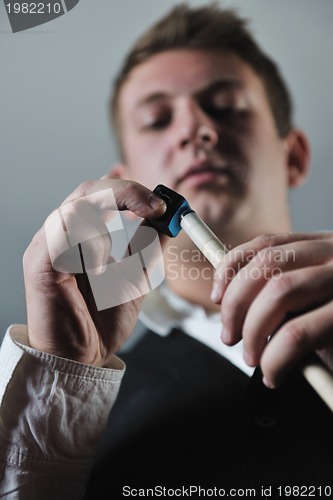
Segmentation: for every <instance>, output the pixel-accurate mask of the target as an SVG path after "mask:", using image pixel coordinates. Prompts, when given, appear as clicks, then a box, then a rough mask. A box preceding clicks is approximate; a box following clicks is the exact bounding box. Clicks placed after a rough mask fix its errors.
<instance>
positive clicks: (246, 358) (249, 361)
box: [243, 349, 253, 366]
mask: <svg viewBox="0 0 333 500" xmlns="http://www.w3.org/2000/svg"><path fill="white" fill-rule="evenodd" d="M243 358H244V361H245V363H246V364H247V365H249V366H253V357H252V355H251V354H250V353H249V352H247V351H245V349H244V352H243Z"/></svg>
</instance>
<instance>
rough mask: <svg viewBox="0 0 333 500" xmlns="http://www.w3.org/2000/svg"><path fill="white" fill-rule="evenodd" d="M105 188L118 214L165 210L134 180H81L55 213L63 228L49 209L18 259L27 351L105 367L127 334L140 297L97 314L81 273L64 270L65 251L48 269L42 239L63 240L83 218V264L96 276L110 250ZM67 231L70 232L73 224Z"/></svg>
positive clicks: (154, 213) (148, 214) (150, 213)
mask: <svg viewBox="0 0 333 500" xmlns="http://www.w3.org/2000/svg"><path fill="white" fill-rule="evenodd" d="M110 188H111V189H112V190H113V195H114V198H115V201H116V205H117V208H118V210H129V211H131V212H132V213H134V214H136V215H137V216H139V217H143V218H146V217H152V218H153V217H160V216H161V215H162V214H163V213H164V211H165V209H166V205H165V203H164V202H163V200H161V199H160V198H158V197H156V196H155V195H153V194H152V192H151V191H150V190H149V189H147V188H146V187H144V186H142V185H140V184H138V183H136V182H133V181H128V180H123V179H118V178H114V179H112V178H103V179H101V180H97V181H89V182H85V183H83V184H81V185H80V186H79V187H78V188H77V189H75V191H74V192H73V193H72V194H71V195H70V196H69V197H68V198H66V200H65V201H64V202H63V204H62V205H61V209H62V212H61V213H64V214H65V215H66V217H65V220H63V221H62V222H63V225H64V226H67V227H61V224H55V223H54V221H55V220H56V219H57V220H58V221H59V216H57V213H58V212H57V211H54V212H53V213H52V214H51V215H50V217H49V218H48V219H47V221H46V224H44V225H43V227H42V228H41V229H40V230H39V231H38V232H37V234H36V235H35V236H34V238H33V239H32V241H31V243H30V245H29V246H28V248H27V250H26V251H25V254H24V258H23V268H24V281H25V289H26V306H27V318H28V334H29V342H30V345H31V347H34V348H35V349H38V350H41V351H44V352H48V353H51V354H55V355H57V356H61V357H65V358H69V359H73V360H76V361H80V362H83V363H88V364H92V365H96V366H105V365H106V364H107V363H108V361H109V360H110V358H111V355H112V354H113V353H115V352H117V350H118V349H119V348H120V347H121V346H122V344H123V343H124V342H125V341H126V339H127V338H128V337H129V335H130V334H131V333H132V331H133V328H134V326H135V323H136V320H137V316H138V313H139V310H140V306H141V303H142V300H143V297H139V298H137V299H135V300H132V301H129V302H126V303H123V304H121V305H118V306H115V307H112V308H109V309H104V310H100V311H99V310H98V309H97V307H96V303H95V300H94V297H93V294H92V291H91V288H90V284H89V280H88V278H87V275H86V274H85V273H82V271H81V273H80V274H76V271H75V270H74V272H73V268H71V267H70V266H69V268H68V271H67V270H66V259H67V260H68V262H69V263H70V262H71V257H72V256H71V255H70V251H69V252H68V254H67V255H65V259H63V261H61V260H60V262H59V261H57V260H56V265H54V264H55V262H54V260H51V256H50V251H49V250H50V248H49V246H48V243H49V242H48V241H47V239H48V238H51V240H52V242H54V245H55V246H57V245H58V242H61V241H62V240H64V234H66V233H65V232H66V231H68V224H69V223H70V221H71V220H74V221H75V220H76V219H79V220H80V221H81V222H82V220H83V219H84V223H85V226H84V227H86V228H87V229H86V230H87V234H86V237H85V238H84V239H85V240H88V241H87V243H86V246H85V256H87V259H86V261H88V262H89V263H90V266H91V267H94V268H96V269H97V271H96V272H97V273H98V272H102V271H103V268H104V267H105V265H106V264H107V262H108V258H109V255H110V250H111V246H112V241H111V238H110V235H109V234H108V231H107V230H106V226H105V217H104V214H107V213H108V210H110V209H113V210H114V208H115V207H114V206H112V207H111V206H110V197H109V193H110ZM90 195H93V196H90ZM87 200H88V201H87ZM90 200H93V201H92V202H90ZM81 226H82V224H81ZM46 227H47V231H48V234H47V233H46ZM73 227H74V231H75V224H74V225H73ZM98 235H102V236H100V237H98ZM47 236H48V238H47ZM52 245H53V244H52ZM59 245H60V246H61V243H59ZM53 250H54V249H53ZM76 251H77V246H76ZM51 253H52V252H51ZM72 261H73V259H72ZM74 273H75V274H74ZM115 286H116V285H115Z"/></svg>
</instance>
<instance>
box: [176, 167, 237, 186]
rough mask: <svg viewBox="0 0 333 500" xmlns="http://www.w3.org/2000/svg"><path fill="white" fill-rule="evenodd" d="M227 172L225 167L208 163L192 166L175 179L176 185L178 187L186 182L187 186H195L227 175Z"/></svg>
mask: <svg viewBox="0 0 333 500" xmlns="http://www.w3.org/2000/svg"><path fill="white" fill-rule="evenodd" d="M228 171H229V169H228V168H227V166H225V165H215V164H212V163H208V162H205V163H202V164H194V165H192V166H190V167H189V168H187V169H186V171H185V173H184V174H183V175H181V176H180V177H179V178H178V179H177V182H176V184H177V185H179V184H182V183H184V182H186V183H187V184H191V185H195V184H201V183H205V182H209V181H214V180H215V179H216V178H217V177H219V176H225V175H227V174H228Z"/></svg>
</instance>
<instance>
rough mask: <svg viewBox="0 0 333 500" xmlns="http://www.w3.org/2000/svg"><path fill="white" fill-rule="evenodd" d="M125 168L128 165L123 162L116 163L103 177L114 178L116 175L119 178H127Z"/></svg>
mask: <svg viewBox="0 0 333 500" xmlns="http://www.w3.org/2000/svg"><path fill="white" fill-rule="evenodd" d="M125 170H126V167H125V165H123V164H122V163H116V164H115V165H112V167H111V168H110V170H109V172H108V173H107V174H105V175H103V176H102V177H101V179H114V178H115V177H116V178H118V179H124V178H125Z"/></svg>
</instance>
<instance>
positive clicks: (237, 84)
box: [197, 78, 244, 95]
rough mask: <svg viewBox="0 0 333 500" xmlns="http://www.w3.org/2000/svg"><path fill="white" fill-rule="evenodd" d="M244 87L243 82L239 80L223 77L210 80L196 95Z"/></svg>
mask: <svg viewBox="0 0 333 500" xmlns="http://www.w3.org/2000/svg"><path fill="white" fill-rule="evenodd" d="M242 89H244V84H243V82H242V81H241V80H236V79H234V78H225V79H223V80H216V81H214V82H212V83H211V84H210V85H208V86H207V87H205V88H203V89H201V90H199V91H198V92H197V95H206V94H213V93H214V92H218V91H219V92H220V91H222V92H223V91H225V92H228V91H230V90H242Z"/></svg>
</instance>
